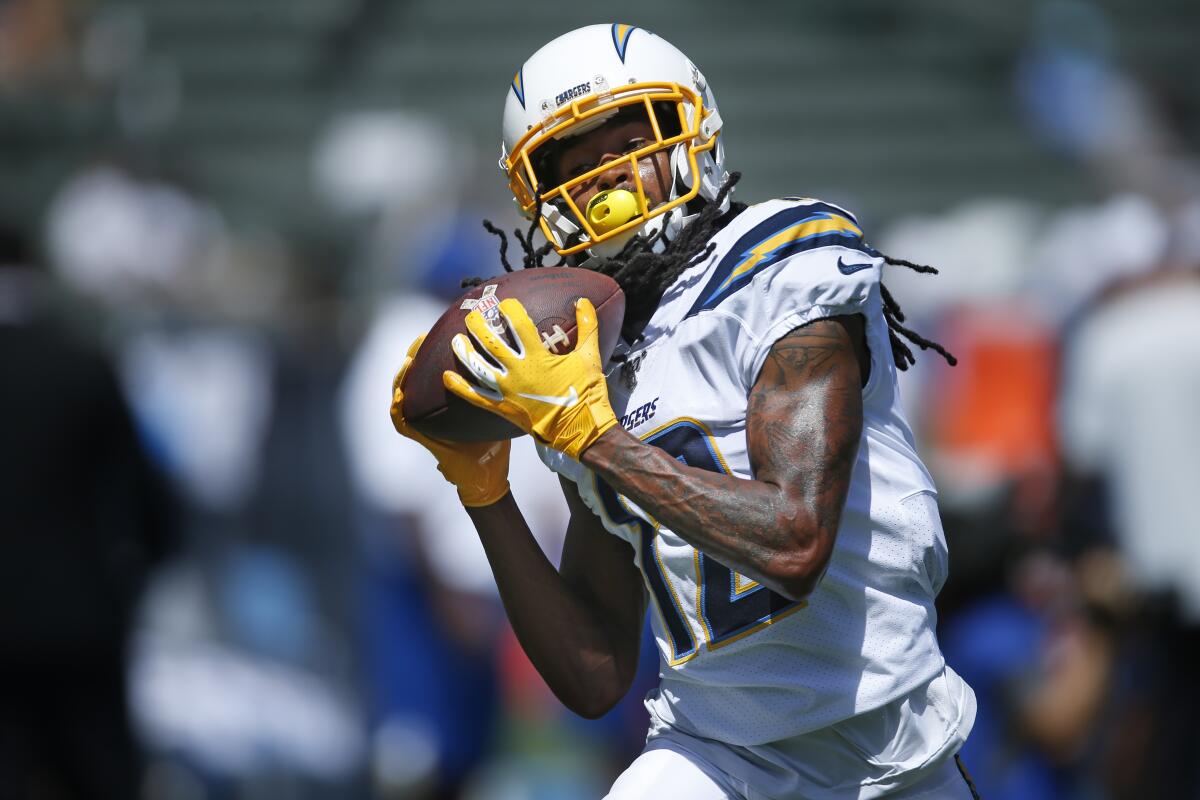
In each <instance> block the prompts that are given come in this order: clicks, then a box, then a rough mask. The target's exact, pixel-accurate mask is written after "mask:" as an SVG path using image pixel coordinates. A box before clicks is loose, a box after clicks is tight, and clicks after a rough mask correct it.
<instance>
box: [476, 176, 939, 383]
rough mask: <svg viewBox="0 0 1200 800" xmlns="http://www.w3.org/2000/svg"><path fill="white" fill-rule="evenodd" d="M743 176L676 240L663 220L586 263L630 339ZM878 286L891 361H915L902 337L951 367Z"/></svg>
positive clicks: (701, 247) (528, 262)
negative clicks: (621, 304) (609, 284)
mask: <svg viewBox="0 0 1200 800" xmlns="http://www.w3.org/2000/svg"><path fill="white" fill-rule="evenodd" d="M741 177H742V174H741V173H740V172H731V173H730V174H729V177H728V178H727V179H726V181H725V183H724V184H723V185H722V186H721V190H720V192H718V193H717V196H716V199H715V200H714V201H713V202H711V203H705V204H704V206H703V208H702V209H701V210H700V212H699V213H698V214H697V215H696V218H695V219H694V220H692V222H691V224H689V225H687V226H685V227H684V229H683V230H682V231H681V232H680V234H679V236H678V237H677V238H676V239H674V240H668V239H667V238H666V233H667V231H666V226H665V225H664V226H663V227H662V229H660V230H659V232H658V233H657V234H655V235H654V236H649V237H646V236H635V237H633V238H632V239H631V240H630V241H629V242H628V243H627V244H626V245H625V246H624V247H623V248H622V249H621V251H620V252H619V253H617V254H616V255H614V256H611V257H595V258H593V259H591V260H590V261H589V262H588V264H587V267H588V269H591V270H594V271H596V272H599V273H601V274H603V275H607V276H609V277H610V278H612V279H613V280H615V281H616V282H617V285H619V286H620V287H621V291H623V292H624V293H625V324H624V325H623V326H622V330H621V335H622V336H623V337H624V338H625V339H626V340H628V341H631V342H632V341H634V340H636V339H639V338H641V337H640V335H639V333H638V331H639V330H640V328H641V326H642V324H643V323H645V322H646V320H648V319H649V318H650V316H651V315H652V314H653V313H654V310H655V309H656V308H657V307H658V303H659V301H660V300H662V296H663V293H664V292H666V290H667V289H668V288H669V287H670V286H671V284H673V283H674V282H675V280H676V278H678V277H679V276H680V275H681V274H683V273H684V272H686V271H687V270H688V269H690V268H691V267H693V266H695V265H696V264H699V263H700V262H701V261H703V260H704V259H706V258H708V256H709V255H711V254H712V251H713V249H714V248H715V247H716V245H715V244H714V243H712V242H710V241H709V240H710V239H711V238H712V237H713V235H714V234H715V233H716V232H717V231H719V230H720V229H721V228H723V227H725V225H727V224H728V223H729V222H730V220H732V219H733V218H734V217H736V216H737V215H738V214H740V213H742V211H744V210H745V209H746V204H745V203H738V202H732V203H730V207H729V210H728V211H726V212H725V213H724V214H722V213H720V209H721V205H722V203H723V202H724V201H725V198H726V197H728V196H729V192H730V191H731V190H732V189H733V187H734V186H736V185H737V182H738V181H739V180H741ZM540 218H541V204H540V203H539V205H538V207H537V208H535V209H534V215H533V221H532V222H531V223H530V225H529V230H528V231H525V232H524V233H522V231H521V230H519V229H518V230H514V231H513V234H514V235H515V236H516V237H517V241H518V242H520V244H521V249H522V250H523V251H524V255H523V257H522V259H521V266H522V267H523V268H525V269H531V268H537V267H541V266H545V265H544V264H543V263H542V262H543V261H544V259H545V257H546V256H547V255H549V254H550V252H551V250H553V249H554V245H553V243H552V242H546V244H544V245H542V246H541V247H537V248H535V247H534V246H533V234H534V231H536V230H537V226H538V220H539V219H540ZM483 227H484V228H485V229H486V230H487V231H488V232H489V233H491V234H493V235H495V236H497V237H498V238H499V239H500V263H501V264H502V265H503V266H504V269H505V270H506V271H507V272H512V271H513V267H512V265H511V264H510V263H509V261H508V236H507V235H505V233H504V231H502V230H501V229H500V228H498V227H496V226H495V225H494V224H492V221H491V220H487V219H485V220H484V221H483ZM660 241H665V242H666V245H665V246H664V247H663V248H662V250H661V251H659V252H655V251H654V247H655V246H656V245H657V244H658V243H659V242H660ZM872 252H875V253H876V254H877V255H878V256H879V257H881V258H882V259H883V260H884V261H885V262H886V263H888V264H892V265H894V266H899V267H907V268H908V269H911V270H913V271H915V272H921V273H926V274H932V275H936V274H938V271H937V270H936V269H935V268H933V267H930V266H926V265H924V264H915V263H913V262H912V261H905V260H904V259H902V258H893V257H891V256H889V255H886V254H884V253H879V252H878V251H875V250H872ZM565 263H568V262H567V259H562V260H560V261H559V262H558V264H557V265H556V266H559V265H562V264H565ZM482 282H483V279H482V278H468V279H466V280H464V281H463V282H462V285H463V287H464V288H465V287H467V286H477V285H479V284H480V283H482ZM879 289H880V292H881V294H882V298H883V317H884V319H885V320H886V321H887V326H888V340H889V342H890V343H891V346H892V360H893V361H894V362H895V364H896V368H897V369H901V370H906V369H908V367H909V366H910V365H911V364H915V363H916V356H914V355H913V352H912V349H911V348H910V347H909V346H908V345H907V344H905V342H904V339H907V340H908V341H909V342H911V343H912V344H915V345H917V346H918V347H920V348H921V349H922V350H928V349H932V350H934V351H936V352H937V353H939V354H940V355H941V356H942V357H943V358H945V359H946V362H947V363H949V364H950V366H954V365H955V364H957V363H958V359H956V358H955V357H954V356H953V355H951V354H950V352H949V351H947V350H946V348H944V347H943V346H942V345H940V344H938V343H937V342H935V341H933V340H931V339H926V338H925V337H923V336H921V335H920V334H918V333H916V332H915V331H913V330H912V329H910V328H908V327H906V326H905V325H904V321H905V316H904V312H903V311H902V310H901V309H900V304H899V303H898V302H896V298H895V297H893V296H892V293H891V292H889V291H888V289H887V287H886V286H884V285H883V284H882V283H880V285H879ZM901 337H904V338H903V339H902V338H901ZM614 358H615V360H618V361H620V360H622V359H620V358H619V357H614Z"/></svg>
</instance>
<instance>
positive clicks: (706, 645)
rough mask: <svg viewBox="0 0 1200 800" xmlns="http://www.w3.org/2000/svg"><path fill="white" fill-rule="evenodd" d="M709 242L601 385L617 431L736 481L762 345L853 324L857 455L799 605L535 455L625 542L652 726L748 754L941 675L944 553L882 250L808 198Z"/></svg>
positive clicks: (564, 464) (950, 716)
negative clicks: (823, 567) (652, 676)
mask: <svg viewBox="0 0 1200 800" xmlns="http://www.w3.org/2000/svg"><path fill="white" fill-rule="evenodd" d="M712 242H714V243H715V244H716V248H715V250H714V251H713V253H712V254H711V255H710V256H709V257H708V258H707V259H706V260H705V261H704V262H703V263H701V264H698V265H697V266H695V267H693V268H691V269H690V270H689V271H687V272H685V273H684V274H683V275H681V276H680V277H679V279H678V280H677V281H676V282H675V283H674V284H673V285H672V286H671V287H670V288H669V289H668V290H667V292H666V293H665V294H664V296H663V299H662V301H661V303H660V305H659V307H658V310H657V311H656V312H655V314H654V316H653V317H652V319H651V320H650V322H649V323H648V325H647V326H646V328H645V330H644V331H643V334H644V337H645V338H644V339H643V340H640V341H639V342H638V343H636V344H635V345H634V346H633V347H632V349H628V350H627V351H626V353H627V358H628V361H627V366H624V367H622V366H620V365H613V366H612V369H611V370H610V371H609V372H608V389H609V396H610V398H611V401H612V404H613V408H614V410H615V411H616V414H617V416H618V418H619V419H620V421H621V424H622V425H623V426H624V427H625V428H627V429H628V430H630V431H631V432H632V433H633V434H635V435H636V436H639V437H640V438H642V439H643V440H644V441H646V442H648V443H651V444H655V445H657V446H659V447H661V448H663V449H665V450H667V451H668V452H670V453H671V454H672V455H674V456H676V457H677V458H679V459H680V460H681V461H683V462H684V463H686V464H689V465H691V466H693V467H699V468H703V469H710V470H713V471H715V472H722V473H725V474H729V475H734V476H736V477H738V478H744V479H747V480H749V479H752V478H753V477H754V475H753V471H752V469H751V466H750V460H749V457H748V454H747V445H746V403H747V397H748V395H749V394H750V390H751V388H752V387H753V385H754V382H755V380H756V378H757V377H758V374H759V371H760V369H761V367H762V364H763V361H764V360H765V359H766V357H767V354H768V351H769V350H770V348H771V346H772V344H773V343H774V342H775V341H776V340H778V339H779V338H780V337H781V336H783V335H785V334H786V333H788V332H789V331H791V330H792V329H794V328H796V327H797V326H800V325H804V324H805V323H808V322H811V321H813V320H816V319H820V318H824V317H831V316H836V315H845V314H861V315H862V316H863V317H864V318H865V319H866V335H867V343H868V345H869V348H870V353H871V374H870V379H869V381H868V383H867V385H866V386H865V387H864V388H863V390H862V397H863V415H864V419H863V422H864V424H863V431H862V438H861V440H860V443H859V449H858V457H857V462H856V463H855V466H854V471H853V476H852V480H851V485H850V491H849V497H848V499H847V501H846V507H845V511H844V512H843V515H842V521H841V526H840V528H839V529H838V534H837V541H836V544H835V547H834V551H833V555H832V558H831V559H830V562H829V566H828V569H827V571H826V573H825V575H824V577H823V578H822V579H821V581H820V583H819V585H818V586H817V588H816V590H815V591H814V592H813V593H812V594H811V595H810V597H809V598H808V600H807V602H806V603H797V602H791V601H789V600H787V599H786V598H784V597H782V596H780V595H777V594H775V593H773V592H771V591H770V590H769V589H767V588H766V587H764V586H761V585H759V584H757V583H755V582H754V581H752V580H750V579H748V578H746V577H744V576H742V575H739V574H738V573H736V572H733V571H731V570H730V569H728V568H727V567H725V566H724V565H722V564H720V563H719V562H717V561H716V560H715V559H712V558H710V557H708V556H706V555H705V554H704V553H702V552H699V551H697V550H696V549H695V548H693V547H692V546H691V545H689V544H688V543H687V542H686V541H684V540H683V539H682V538H681V537H680V536H678V535H676V534H675V532H673V531H671V530H669V529H667V528H665V527H656V524H655V523H654V522H653V521H652V517H651V515H650V514H649V513H647V512H645V511H643V510H642V509H640V508H639V507H638V506H637V505H636V504H635V503H634V502H633V501H631V500H629V499H627V498H625V497H622V496H618V495H617V494H615V493H614V491H613V490H612V489H611V488H609V487H608V486H607V485H606V484H604V483H603V482H602V481H600V480H598V479H597V478H596V476H595V475H594V474H593V473H592V472H591V471H589V470H588V469H586V468H585V467H583V466H582V465H581V464H580V463H579V462H578V461H575V460H573V459H571V458H569V457H567V456H564V455H562V454H561V453H558V452H555V451H553V450H549V449H547V448H539V451H540V452H541V455H542V458H543V460H544V461H546V463H547V464H548V465H549V466H550V467H551V468H552V469H553V470H555V471H556V472H559V473H560V474H562V475H564V476H565V477H567V478H569V479H571V480H572V481H574V482H575V483H576V484H577V486H578V489H579V493H580V495H581V497H582V498H583V501H584V502H585V503H586V504H587V505H588V507H589V508H591V509H592V510H593V511H594V512H595V513H596V514H597V515H598V516H599V517H600V518H601V520H602V521H603V523H604V525H605V527H606V528H607V529H608V530H609V531H610V532H612V533H613V534H615V535H616V536H619V537H621V538H622V539H624V540H625V541H627V542H628V543H629V544H630V545H631V547H632V548H633V555H634V560H635V561H636V563H637V565H638V567H639V568H640V569H641V571H642V574H643V576H644V578H645V581H646V586H647V588H648V590H649V596H650V598H651V605H652V608H653V612H652V613H653V624H654V630H655V634H656V637H657V640H658V647H659V651H660V654H661V663H662V670H661V672H662V683H661V685H660V687H659V689H658V690H657V691H656V692H654V693H652V694H651V695H650V697H649V698H648V699H647V706H648V707H649V709H650V711H651V714H652V716H653V718H654V723H655V725H657V726H660V727H661V726H665V727H667V728H670V729H675V730H679V731H682V732H684V733H686V734H688V735H691V736H697V737H702V738H705V739H713V740H717V741H720V742H724V743H726V744H730V745H743V746H754V745H762V744H768V743H772V742H780V741H782V740H785V739H792V738H794V737H797V736H800V735H802V734H805V733H808V732H810V731H815V730H818V729H822V728H826V727H829V726H831V725H835V724H837V723H839V722H841V721H843V720H847V719H848V718H850V717H853V716H856V715H859V714H862V713H864V712H867V711H870V710H873V709H878V708H880V707H882V706H884V705H886V704H888V703H891V702H892V701H894V700H897V699H898V698H901V697H902V696H904V695H906V694H908V693H910V692H913V691H914V690H916V689H919V688H921V687H923V686H925V685H926V684H928V683H930V682H931V681H932V680H933V679H934V678H935V677H937V676H939V675H942V674H943V671H944V670H945V663H944V660H943V658H942V654H941V651H940V649H939V647H938V643H937V639H936V637H935V634H934V625H935V621H936V617H935V611H934V605H933V600H934V597H935V595H936V594H937V592H938V591H939V589H940V588H941V586H942V583H943V581H944V580H945V577H946V548H945V542H944V539H943V537H942V532H941V524H940V522H939V518H938V511H937V505H936V502H935V499H934V485H933V481H932V480H931V478H930V476H929V473H928V472H927V471H926V469H925V467H924V466H923V465H922V463H921V460H920V459H919V458H918V456H917V453H916V450H915V448H914V445H913V437H912V433H911V431H910V430H909V426H908V424H907V422H906V421H905V419H904V415H903V412H902V410H901V407H900V400H899V397H898V396H897V387H896V370H895V366H894V364H893V361H892V350H891V345H890V343H889V339H888V329H887V325H886V323H885V321H884V317H883V312H882V305H881V297H880V284H879V281H880V271H881V268H882V265H883V259H882V258H881V257H880V256H879V255H878V254H877V253H876V252H875V251H874V250H873V249H871V248H870V247H869V246H867V245H866V244H865V243H864V241H863V238H862V232H861V231H860V230H859V228H858V226H857V223H856V222H855V220H854V218H853V217H852V216H850V215H849V214H848V213H847V212H845V211H843V210H842V209H839V208H837V207H835V206H831V205H828V204H826V203H822V202H819V201H816V200H794V199H789V200H773V201H770V202H766V203H762V204H760V205H756V206H752V207H750V208H749V209H747V210H746V211H744V212H742V213H741V214H740V215H738V216H737V217H736V218H735V219H734V220H733V221H732V222H731V223H730V224H729V225H727V226H726V227H725V228H724V229H722V230H721V231H720V232H719V233H717V234H716V235H715V236H714V237H713V239H712ZM621 348H622V349H623V350H624V349H625V348H624V345H621ZM634 365H636V370H635V369H633V366H634ZM630 373H632V375H633V378H634V379H633V380H630V379H629V375H630ZM954 678H955V680H957V676H954ZM963 688H965V686H964V687H963ZM950 694H951V695H954V697H955V698H957V699H953V700H951V701H949V702H950V703H952V704H953V703H958V702H962V703H966V702H971V703H972V708H971V709H970V713H963V709H961V708H960V709H954V708H950V709H939V716H944V717H945V718H946V719H947V722H946V727H947V728H949V727H951V726H960V727H961V725H963V724H965V725H966V727H967V728H969V726H970V719H971V718H973V698H971V699H970V701H968V700H964V699H963V698H964V697H965V696H966V695H969V694H970V690H969V689H965V694H964V693H962V692H957V693H955V692H951V693H950ZM963 720H966V722H965V723H964V722H963ZM944 733H945V735H946V737H948V738H952V739H955V740H957V741H961V739H962V738H965V735H966V731H965V730H957V731H951V730H946V731H944ZM942 744H944V742H943V741H939V742H934V743H932V746H934V747H938V746H941V745H942Z"/></svg>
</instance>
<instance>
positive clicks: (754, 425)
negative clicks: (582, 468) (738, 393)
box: [581, 316, 870, 600]
mask: <svg viewBox="0 0 1200 800" xmlns="http://www.w3.org/2000/svg"><path fill="white" fill-rule="evenodd" d="M863 333H864V331H863V320H862V317H860V316H845V317H833V318H830V319H823V320H818V321H816V322H812V323H809V324H808V325H804V326H802V327H799V328H796V329H795V330H793V331H792V332H790V333H788V334H787V335H786V336H784V337H783V338H781V339H780V340H779V341H777V342H776V343H775V344H774V346H772V348H771V352H770V354H769V356H768V357H767V360H766V363H765V364H764V365H763V369H762V372H761V373H759V376H758V380H757V381H756V382H755V384H754V388H753V389H751V391H750V397H749V400H748V405H747V410H746V439H747V445H748V448H749V453H750V465H751V469H752V470H753V473H754V480H749V481H747V480H744V479H741V478H736V477H733V476H730V475H722V474H719V473H715V472H709V471H707V470H702V469H697V468H695V467H689V466H687V465H685V464H681V463H680V462H679V461H677V460H676V459H675V458H673V457H672V456H671V455H669V454H668V453H666V452H664V451H663V450H661V449H659V448H657V447H654V446H652V445H647V444H644V443H643V442H641V441H640V440H638V439H637V438H635V437H633V436H631V435H630V434H629V433H627V432H625V431H624V430H622V429H621V428H620V427H619V426H617V427H614V428H612V429H610V430H609V431H607V432H605V434H604V435H603V436H601V437H600V438H599V439H598V440H597V441H596V442H595V443H594V444H593V445H592V446H591V447H589V448H588V449H587V450H585V451H584V452H583V454H582V458H581V461H582V462H583V463H584V464H585V465H586V466H588V467H589V468H591V469H592V470H593V471H595V472H596V473H597V474H598V475H600V477H602V478H603V479H604V480H606V481H607V482H608V483H609V484H611V485H612V486H613V488H615V489H616V490H617V491H618V492H620V493H621V494H623V495H625V496H627V497H629V498H631V499H632V500H634V501H635V502H637V503H638V505H640V506H641V507H642V508H644V509H646V510H647V511H648V512H649V513H650V514H652V515H653V516H654V518H655V519H657V520H658V521H659V522H660V523H662V524H663V525H664V526H665V527H668V528H670V529H671V530H672V531H674V532H675V533H677V534H678V535H679V536H680V537H682V538H683V539H684V540H685V541H687V542H688V543H689V544H691V545H692V546H693V547H695V548H697V549H698V550H701V551H703V552H705V553H707V554H709V555H711V556H712V557H713V558H715V559H717V560H718V561H720V562H721V563H722V564H724V565H725V566H727V567H730V568H732V569H734V570H736V571H738V572H740V573H741V574H743V575H746V576H747V577H749V578H753V579H754V580H757V581H758V582H760V583H762V584H763V585H765V586H767V587H768V588H770V589H771V590H773V591H775V592H778V593H779V594H781V595H783V596H784V597H787V598H788V599H791V600H799V599H802V598H803V597H805V596H807V595H808V594H809V593H810V592H812V590H813V589H814V588H815V586H816V584H817V581H818V580H820V577H821V575H822V573H823V572H824V570H825V565H826V564H827V563H828V562H829V557H830V554H831V553H832V552H833V542H834V537H835V536H836V535H837V529H838V524H839V522H840V521H841V515H842V507H843V506H844V505H845V503H846V494H847V492H848V491H849V488H850V473H851V471H852V469H853V467H854V461H855V458H856V456H857V453H858V440H859V436H860V435H861V433H862V394H861V387H862V386H863V385H864V384H865V383H866V378H867V374H868V370H869V365H870V357H869V355H868V353H867V348H866V345H865V341H864V335H863Z"/></svg>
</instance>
